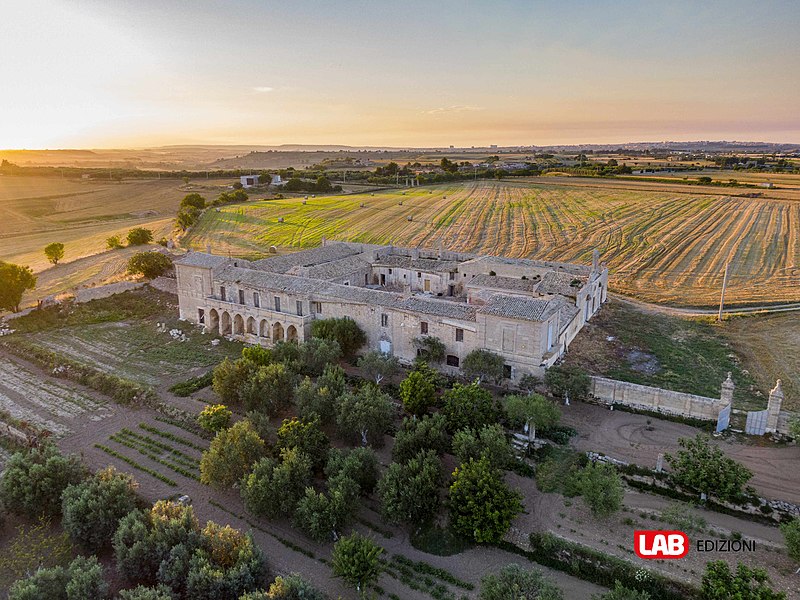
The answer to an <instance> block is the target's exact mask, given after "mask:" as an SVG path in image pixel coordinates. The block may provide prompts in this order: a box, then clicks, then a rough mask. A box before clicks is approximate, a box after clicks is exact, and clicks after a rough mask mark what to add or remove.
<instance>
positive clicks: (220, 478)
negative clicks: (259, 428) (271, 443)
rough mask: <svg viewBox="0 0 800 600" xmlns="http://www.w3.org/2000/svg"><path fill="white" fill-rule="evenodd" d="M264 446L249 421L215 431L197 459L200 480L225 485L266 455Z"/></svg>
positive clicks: (229, 484) (234, 480)
mask: <svg viewBox="0 0 800 600" xmlns="http://www.w3.org/2000/svg"><path fill="white" fill-rule="evenodd" d="M266 451H267V448H266V444H265V443H264V440H262V439H261V438H260V437H259V435H258V433H256V430H255V429H254V428H253V424H252V423H250V421H239V422H238V423H235V424H234V425H233V426H231V427H229V428H228V429H223V430H222V431H220V432H218V433H217V435H216V436H215V437H214V439H213V440H212V441H211V445H210V446H209V448H208V450H206V451H205V452H203V458H202V459H201V460H200V481H202V482H203V483H205V484H208V485H211V486H214V487H217V488H228V487H231V486H232V485H233V484H234V483H237V482H238V481H240V480H241V479H242V477H244V476H245V475H246V474H247V473H248V472H249V471H250V467H251V465H252V464H253V463H254V462H256V461H257V460H259V459H260V458H261V457H263V456H264V455H265V454H266Z"/></svg>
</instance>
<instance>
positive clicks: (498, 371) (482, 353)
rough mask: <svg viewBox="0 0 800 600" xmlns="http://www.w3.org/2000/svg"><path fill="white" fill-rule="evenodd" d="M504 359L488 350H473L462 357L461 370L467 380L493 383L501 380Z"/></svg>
mask: <svg viewBox="0 0 800 600" xmlns="http://www.w3.org/2000/svg"><path fill="white" fill-rule="evenodd" d="M505 364H506V363H505V359H504V358H503V357H502V356H500V355H499V354H495V353H494V352H491V351H489V350H482V349H478V350H473V351H472V352H470V353H469V354H467V355H466V356H465V357H464V362H463V363H462V364H461V370H462V371H463V372H464V375H465V376H466V377H467V378H468V379H475V378H477V379H478V382H479V383H480V382H482V381H491V382H494V383H497V382H499V381H500V380H501V379H503V377H504V375H503V373H504V370H505Z"/></svg>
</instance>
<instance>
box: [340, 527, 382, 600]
mask: <svg viewBox="0 0 800 600" xmlns="http://www.w3.org/2000/svg"><path fill="white" fill-rule="evenodd" d="M382 553H383V548H381V547H380V546H378V545H377V544H375V542H373V541H372V540H370V539H368V538H365V537H364V536H362V535H361V534H360V533H357V532H356V533H352V534H351V535H349V536H347V537H343V538H341V539H340V540H339V541H338V542H336V545H335V546H334V547H333V556H332V557H331V563H332V567H333V574H334V575H335V576H336V577H341V578H342V579H343V580H344V581H345V582H347V584H349V585H351V586H353V587H354V588H356V590H358V591H359V592H360V594H361V595H362V596H363V595H364V594H366V591H367V587H368V586H369V585H370V584H373V583H375V582H377V581H378V577H380V574H381V570H382V567H381V563H380V556H381V554H382Z"/></svg>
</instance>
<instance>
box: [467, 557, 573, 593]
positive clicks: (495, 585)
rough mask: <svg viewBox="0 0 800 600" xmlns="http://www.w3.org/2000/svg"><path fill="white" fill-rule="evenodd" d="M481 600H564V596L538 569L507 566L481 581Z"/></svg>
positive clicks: (513, 565) (514, 565)
mask: <svg viewBox="0 0 800 600" xmlns="http://www.w3.org/2000/svg"><path fill="white" fill-rule="evenodd" d="M478 598H479V600H520V599H523V598H525V599H528V598H529V599H531V600H563V598H564V595H563V594H562V593H561V590H560V589H558V587H557V586H555V585H554V584H553V583H551V582H550V580H549V579H547V578H545V577H544V576H543V575H542V573H541V572H540V571H538V570H536V569H523V568H522V567H520V566H519V565H516V564H510V565H506V566H505V567H503V568H502V569H500V571H499V572H498V573H492V574H490V575H486V576H485V577H484V578H483V579H481V591H480V594H478Z"/></svg>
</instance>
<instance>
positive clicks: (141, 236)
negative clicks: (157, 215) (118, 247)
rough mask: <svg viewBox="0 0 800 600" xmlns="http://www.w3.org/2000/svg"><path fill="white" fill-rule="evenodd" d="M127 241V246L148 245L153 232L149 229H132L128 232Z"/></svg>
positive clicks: (151, 239)
mask: <svg viewBox="0 0 800 600" xmlns="http://www.w3.org/2000/svg"><path fill="white" fill-rule="evenodd" d="M127 239H128V245H129V246H141V245H143V244H149V243H150V242H152V241H153V232H152V231H151V230H149V229H145V228H144V227H134V228H133V229H131V230H130V231H128V235H127Z"/></svg>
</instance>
